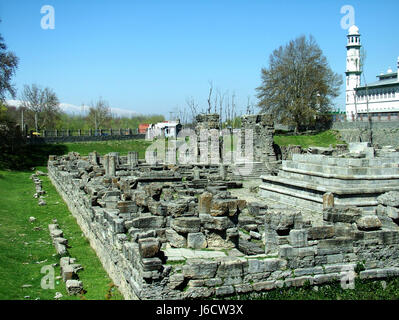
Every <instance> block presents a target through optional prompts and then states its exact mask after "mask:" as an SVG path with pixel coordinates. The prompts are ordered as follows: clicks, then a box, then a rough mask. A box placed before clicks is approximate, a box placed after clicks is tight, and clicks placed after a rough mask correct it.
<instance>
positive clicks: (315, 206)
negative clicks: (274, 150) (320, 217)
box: [259, 183, 378, 212]
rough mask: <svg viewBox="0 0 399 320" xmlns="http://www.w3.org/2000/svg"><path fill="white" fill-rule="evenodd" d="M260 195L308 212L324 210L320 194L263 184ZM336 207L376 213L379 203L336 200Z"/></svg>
mask: <svg viewBox="0 0 399 320" xmlns="http://www.w3.org/2000/svg"><path fill="white" fill-rule="evenodd" d="M259 195H260V196H261V197H264V198H267V199H271V200H273V201H277V202H280V203H281V204H285V205H290V206H295V207H301V208H304V209H307V210H311V211H312V210H313V211H318V212H319V211H321V210H322V209H323V197H322V195H320V194H317V193H312V192H311V191H307V192H306V191H303V190H301V191H299V190H295V191H294V190H292V189H291V188H287V187H284V186H277V185H272V184H265V183H264V184H261V185H260V186H259ZM334 204H335V205H340V206H349V205H350V206H358V207H361V208H363V209H364V210H366V211H374V210H375V208H376V206H377V205H378V202H377V201H376V200H375V199H373V198H365V199H359V198H351V197H348V198H343V199H340V198H335V199H334Z"/></svg>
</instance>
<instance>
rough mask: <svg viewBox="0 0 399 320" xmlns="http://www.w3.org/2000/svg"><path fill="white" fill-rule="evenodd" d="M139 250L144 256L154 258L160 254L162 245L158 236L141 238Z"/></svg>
mask: <svg viewBox="0 0 399 320" xmlns="http://www.w3.org/2000/svg"><path fill="white" fill-rule="evenodd" d="M138 244H139V251H140V255H141V256H142V257H143V258H152V257H155V256H157V255H158V253H159V249H160V247H161V245H160V242H159V240H158V239H157V238H144V239H139V241H138Z"/></svg>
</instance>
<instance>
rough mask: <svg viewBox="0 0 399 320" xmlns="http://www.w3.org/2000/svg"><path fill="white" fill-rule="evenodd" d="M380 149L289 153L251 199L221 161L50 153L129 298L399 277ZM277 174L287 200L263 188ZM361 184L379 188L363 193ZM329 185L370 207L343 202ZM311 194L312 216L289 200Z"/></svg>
mask: <svg viewBox="0 0 399 320" xmlns="http://www.w3.org/2000/svg"><path fill="white" fill-rule="evenodd" d="M257 119H259V118H257ZM256 123H259V122H256ZM262 143H267V142H265V141H263V142H262ZM355 149H356V148H355ZM376 153H377V156H376V157H375V154H374V150H372V149H369V147H367V146H363V147H362V148H361V150H360V151H359V150H352V151H351V152H350V153H347V154H346V155H345V154H343V155H342V157H338V158H334V157H329V156H326V157H325V158H321V157H320V155H313V157H310V156H309V157H305V158H304V157H302V158H301V157H298V158H296V155H294V158H293V160H292V162H285V163H283V169H282V171H283V173H281V171H280V173H279V175H278V176H277V178H276V177H275V176H274V179H275V180H273V179H271V178H270V177H269V176H267V177H266V176H263V177H262V179H263V183H262V184H261V186H260V196H262V192H265V191H267V192H268V193H267V194H264V196H265V198H262V197H259V198H258V200H257V201H248V200H246V199H243V198H239V197H236V196H233V192H232V191H233V190H238V189H237V188H242V186H243V184H242V182H240V181H236V180H234V176H231V175H226V174H225V171H224V170H223V169H221V168H220V167H218V166H215V165H202V166H197V165H167V164H158V165H150V164H147V163H145V162H143V161H142V160H139V159H138V156H137V153H134V152H131V153H129V154H128V156H120V155H119V154H118V153H111V154H108V155H105V156H100V155H99V154H97V153H96V152H93V153H91V154H90V155H89V156H88V157H81V156H80V155H79V154H76V153H69V154H68V155H65V156H50V157H49V161H48V174H49V177H50V179H51V181H52V183H53V184H54V186H55V187H56V189H57V190H58V192H59V193H60V195H61V196H62V197H63V199H64V200H65V202H66V203H67V205H68V207H69V209H70V211H71V212H72V214H73V215H74V216H75V217H76V219H77V222H78V223H79V225H80V227H81V229H82V231H83V232H84V234H85V235H86V237H87V238H88V239H89V240H90V244H91V246H92V247H93V248H94V250H95V251H96V252H97V255H98V257H99V258H100V260H101V262H102V264H103V266H104V268H105V270H106V271H107V272H108V274H109V275H110V277H111V278H112V280H113V281H114V283H115V284H116V285H117V286H118V287H119V289H120V291H121V293H122V294H123V295H124V297H125V298H126V299H191V298H206V297H221V296H229V295H234V294H241V293H256V292H262V291H267V290H272V289H275V288H282V287H291V286H294V287H296V286H303V285H306V284H310V285H321V284H325V283H331V282H336V281H340V282H341V283H343V282H344V283H347V282H348V281H349V282H350V281H352V282H353V280H354V278H356V277H359V278H361V279H381V278H387V277H390V276H397V275H399V246H398V244H399V227H398V224H397V223H398V218H399V192H398V191H395V190H396V188H397V187H398V184H397V182H396V180H395V177H394V178H393V179H390V180H389V181H388V182H392V183H386V181H385V180H387V178H388V177H387V175H393V176H395V174H396V171H395V170H397V164H398V159H397V158H396V154H397V153H396V152H392V150H380V151H377V152H376ZM265 156H267V154H263V156H262V157H265ZM366 156H367V157H368V158H366ZM373 157H374V158H373ZM260 159H262V158H260ZM373 159H374V160H373ZM308 160H309V161H308ZM354 160H356V161H358V162H356V161H354ZM340 161H341V162H340ZM395 163H396V167H395ZM306 164H307V166H306ZM364 165H369V167H362V166H364ZM344 166H347V167H346V170H344V169H345V168H344ZM395 168H396V169H395ZM290 169H291V170H290ZM323 170H324V171H323ZM340 170H341V171H340ZM342 170H343V171H342ZM290 174H292V176H290V177H291V179H288V178H286V177H287V176H288V175H290ZM283 175H287V176H283ZM294 175H295V179H299V181H300V182H301V184H299V185H298V184H295V183H293V182H295V181H297V180H295V179H294V178H293V177H294ZM328 175H330V176H328ZM367 175H371V176H368V177H367ZM379 175H384V178H383V179H378V176H379ZM349 176H351V177H352V179H348V178H347V179H345V178H344V177H349ZM367 178H368V179H367ZM276 179H280V180H278V182H280V183H281V185H283V186H281V187H280V189H282V188H283V187H284V188H286V189H285V190H286V191H285V193H284V194H285V196H287V197H288V196H290V197H291V199H292V201H291V202H288V200H287V199H288V198H278V199H276V198H273V196H274V194H276V193H278V191H275V192H274V193H273V192H272V193H269V192H271V191H270V190H268V189H267V188H266V186H268V185H269V187H270V185H272V183H271V182H275V181H277V180H276ZM283 179H286V180H283ZM300 179H302V180H300ZM370 179H371V180H370ZM270 181H271V182H270ZM353 181H356V184H353ZM369 181H372V182H373V183H374V181H377V182H378V183H380V184H378V185H377V187H376V188H378V190H379V191H378V192H376V191H375V192H374V193H372V192H370V193H366V192H365V196H364V198H363V199H360V195H359V191H358V189H359V188H360V189H361V190H366V189H365V188H363V186H361V185H360V184H361V183H365V184H366V185H368V182H369ZM283 182H287V183H286V184H285V185H284V184H283ZM288 182H289V183H288ZM351 183H352V184H351ZM340 184H341V185H340ZM336 185H338V186H344V187H345V188H346V189H344V190H352V193H343V194H345V195H346V194H349V195H351V194H352V195H353V199H356V200H359V201H360V200H361V201H363V202H362V203H366V204H367V205H366V206H363V207H370V208H368V209H370V210H362V208H358V207H355V206H351V207H350V206H346V204H353V202H354V200H353V199H351V200H348V201H346V199H345V198H344V197H343V198H341V197H340V195H341V194H336V193H335V191H336V189H337V188H335V189H330V187H334V186H336ZM354 185H356V189H355V188H353V186H354ZM304 186H306V187H308V186H309V188H308V190H306V192H308V194H306V193H305V192H304V191H303V190H302V189H301V188H303V187H304ZM310 186H312V187H310ZM300 187H301V188H300ZM327 187H328V188H327ZM323 188H324V189H323ZM269 189H270V188H269ZM337 190H339V189H337ZM314 191H317V192H315V194H313V195H311V196H310V193H311V192H314ZM280 193H281V194H283V193H282V192H280ZM371 195H372V196H373V197H374V198H373V199H371ZM267 196H270V198H267ZM311 197H312V199H311V200H312V201H313V202H315V203H316V204H317V206H316V207H315V211H314V212H313V215H312V214H307V212H306V210H302V208H301V207H300V206H299V203H300V201H298V202H296V201H297V200H296V199H301V200H307V201H309V198H311ZM358 198H359V199H358ZM314 200H316V201H314ZM279 201H280V202H279ZM323 201H324V206H323ZM351 201H352V203H351ZM289 204H291V206H288V205H289ZM301 204H302V203H301ZM306 205H307V204H304V206H306ZM314 215H316V216H317V217H316V218H315V216H314Z"/></svg>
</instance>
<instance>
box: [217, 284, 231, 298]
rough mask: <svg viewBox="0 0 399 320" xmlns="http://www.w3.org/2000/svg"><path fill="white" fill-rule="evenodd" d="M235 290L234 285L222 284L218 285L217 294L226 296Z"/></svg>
mask: <svg viewBox="0 0 399 320" xmlns="http://www.w3.org/2000/svg"><path fill="white" fill-rule="evenodd" d="M234 292H235V291H234V287H233V286H222V287H218V288H216V290H215V295H216V296H226V295H230V294H233V293H234Z"/></svg>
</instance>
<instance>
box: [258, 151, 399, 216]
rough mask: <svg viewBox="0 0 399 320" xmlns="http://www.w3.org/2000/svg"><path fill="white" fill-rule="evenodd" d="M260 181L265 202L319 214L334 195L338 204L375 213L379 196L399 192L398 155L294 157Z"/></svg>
mask: <svg viewBox="0 0 399 320" xmlns="http://www.w3.org/2000/svg"><path fill="white" fill-rule="evenodd" d="M377 154H378V153H377ZM363 156H364V154H363ZM261 178H262V184H261V185H260V187H259V194H260V195H261V196H262V197H264V198H266V199H270V200H274V201H277V202H280V203H284V204H287V205H291V206H295V207H300V208H305V209H308V210H309V209H310V210H315V211H320V210H321V209H322V208H323V194H325V193H332V194H333V195H334V204H335V205H343V206H346V205H351V206H357V207H361V208H362V209H364V210H366V211H373V210H374V209H376V207H377V205H378V202H377V197H378V196H379V195H381V194H383V193H385V192H388V191H395V190H399V152H387V153H384V152H381V153H380V154H379V155H378V156H376V157H373V156H370V157H368V158H366V157H363V158H362V157H361V155H360V153H359V154H358V155H357V158H354V157H331V156H325V155H314V154H293V156H292V160H284V161H283V162H282V169H281V170H280V171H279V172H278V175H277V176H272V175H264V176H262V177H261Z"/></svg>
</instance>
